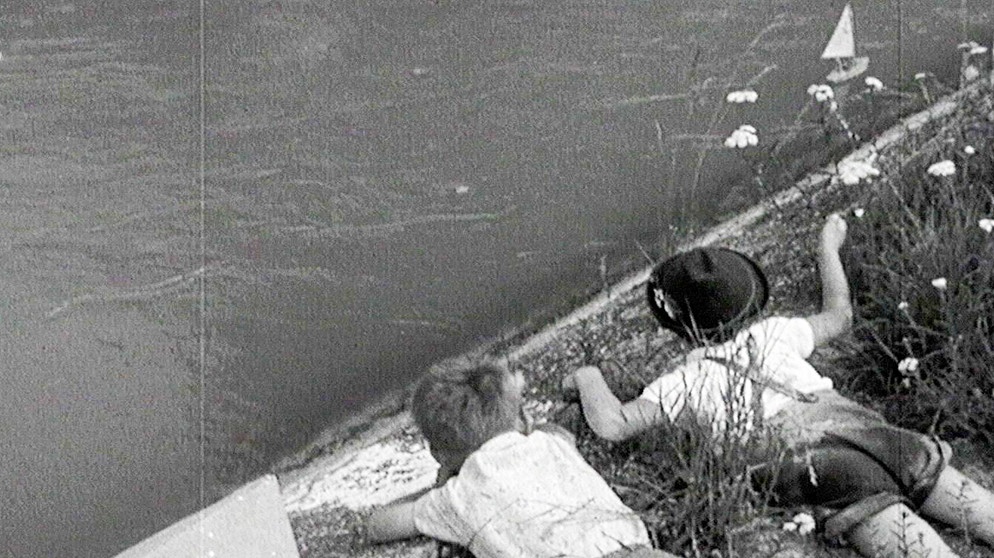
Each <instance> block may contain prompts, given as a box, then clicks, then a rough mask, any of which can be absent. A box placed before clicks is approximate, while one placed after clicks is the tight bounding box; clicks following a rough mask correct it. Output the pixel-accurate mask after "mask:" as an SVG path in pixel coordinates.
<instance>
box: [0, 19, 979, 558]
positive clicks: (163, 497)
mask: <svg viewBox="0 0 994 558" xmlns="http://www.w3.org/2000/svg"><path fill="white" fill-rule="evenodd" d="M842 4H844V3H843V2H829V3H825V2H813V1H807V0H793V1H791V0H783V1H757V2H744V1H743V2H738V1H733V0H705V1H702V2H697V3H695V4H693V5H692V7H687V6H688V4H687V3H685V2H673V1H669V0H665V1H664V0H660V1H657V2H644V1H641V0H639V1H636V0H580V1H571V2H540V1H537V0H491V1H480V0H470V1H452V0H438V1H435V2H433V1H428V0H425V1H410V0H404V1H393V0H383V1H377V2H367V1H363V2H342V1H339V2H316V1H313V0H297V1H290V0H288V1H272V2H262V1H256V0H249V1H239V2H236V1H234V0H221V1H208V2H205V3H204V5H205V7H206V11H205V13H204V14H203V22H204V27H203V35H201V27H200V22H201V14H200V13H198V11H197V6H196V5H195V4H194V3H189V2H180V1H174V0H166V1H154V0H140V1H137V2H128V3H124V2H120V3H113V2H110V1H98V0H91V1H80V2H70V3H56V2H50V1H44V2H33V3H30V5H27V4H25V3H18V2H13V3H6V4H4V5H3V6H0V29H2V31H3V33H2V34H0V53H2V59H0V109H2V111H3V115H2V118H0V139H2V143H0V189H2V192H3V195H2V196H0V211H2V212H3V219H2V220H0V223H2V225H0V226H2V227H3V234H2V235H0V241H2V244H0V246H2V250H3V255H4V257H3V258H2V259H0V272H2V274H3V281H2V285H0V289H2V291H0V292H2V294H3V300H4V303H3V306H2V311H0V317H2V320H0V367H2V370H3V373H4V376H3V377H4V380H5V382H4V383H5V389H4V391H3V395H2V396H0V397H2V402H3V405H2V411H0V413H2V417H0V419H2V420H0V446H2V447H4V448H6V449H5V451H4V452H2V453H0V474H2V476H3V483H4V485H5V486H7V487H9V488H8V496H7V498H6V499H5V503H4V505H2V506H0V514H2V521H0V529H2V532H0V541H3V542H2V543H0V550H2V551H5V552H0V554H4V555H10V556H18V557H22V556H23V557H31V556H38V557H48V556H56V555H71V556H109V555H112V554H114V553H116V552H117V551H120V550H122V549H123V548H125V547H127V546H129V545H131V544H134V543H135V542H137V541H138V540H140V539H142V538H144V537H146V536H148V535H149V534H151V533H152V532H154V531H156V530H158V529H160V528H162V527H164V526H166V525H167V524H169V523H170V522H172V521H174V520H176V519H177V518H179V517H181V516H183V515H185V514H187V513H189V512H191V511H192V510H193V509H195V508H196V507H197V506H198V505H199V504H200V503H201V502H209V501H211V500H212V499H214V498H216V497H218V496H220V495H222V494H224V493H225V491H226V490H227V489H228V488H230V487H231V486H233V485H235V484H237V483H239V482H241V481H243V480H245V479H246V478H250V477H251V476H254V475H256V474H259V473H260V472H261V471H263V470H265V467H266V466H267V465H268V464H269V463H272V461H273V460H275V459H277V458H278V457H279V456H281V455H283V454H285V453H286V452H289V451H292V450H293V449H295V448H298V447H299V446H300V445H301V444H303V443H305V442H306V441H307V440H308V439H309V438H310V437H312V436H313V435H314V434H315V433H316V432H318V431H319V430H321V429H323V428H325V427H327V426H329V425H332V424H335V423H336V422H340V421H342V420H344V419H346V418H347V417H349V416H351V415H353V414H355V413H356V412H357V411H358V410H360V409H362V408H363V407H364V406H366V405H368V404H370V403H371V402H372V401H375V399H376V398H377V397H379V396H381V395H382V394H384V393H385V392H387V391H389V390H392V389H395V388H398V387H401V386H403V385H405V384H407V383H409V382H410V381H411V380H412V379H414V378H416V377H417V375H418V374H419V373H420V372H421V370H423V368H424V367H425V366H426V365H427V364H428V363H430V362H432V361H434V360H436V359H439V358H442V357H444V356H448V355H452V354H455V353H458V352H460V351H462V350H465V349H467V348H469V347H471V346H473V345H474V344H476V343H478V342H480V341H481V340H484V339H488V338H491V337H493V336H494V335H498V334H499V333H500V332H501V331H504V330H506V329H507V328H509V327H511V326H513V325H514V324H518V323H521V322H522V321H523V320H525V319H527V318H528V317H530V316H534V315H535V313H536V312H540V311H550V310H554V309H561V308H563V307H564V306H566V305H568V304H569V303H570V302H571V301H572V300H574V299H575V297H577V296H580V295H581V294H582V293H584V292H586V291H587V290H589V289H590V288H592V287H596V286H597V285H599V284H600V282H601V280H602V279H601V274H602V269H603V270H606V271H607V273H608V274H612V273H617V272H618V271H620V270H621V269H622V267H623V265H625V264H624V263H623V262H625V261H626V260H627V261H629V262H630V261H635V260H633V259H632V258H637V257H640V256H638V255H637V254H638V250H637V248H636V242H638V243H641V244H642V245H644V246H648V247H650V249H651V246H652V245H653V243H654V242H655V241H656V240H658V239H659V238H660V236H661V235H663V234H665V233H666V231H668V230H669V229H668V227H669V226H670V225H672V224H673V223H675V222H676V220H675V216H676V215H677V214H679V213H680V212H681V211H684V210H687V208H690V207H693V208H694V210H693V212H694V213H693V215H691V216H690V217H692V218H695V219H698V220H703V221H707V220H708V219H713V218H715V217H716V216H717V212H718V211H719V210H727V209H728V207H729V206H728V203H730V201H729V200H726V199H725V196H726V195H727V193H728V191H729V188H728V185H729V184H730V181H731V180H733V179H734V178H736V177H738V176H741V175H742V173H743V172H744V170H745V167H744V166H743V163H742V161H741V159H740V158H739V157H738V156H737V155H735V154H731V153H727V152H716V153H714V154H712V155H711V156H709V157H708V159H707V161H706V164H705V167H704V170H703V173H702V178H701V181H700V183H699V186H698V187H697V189H696V191H694V192H689V188H688V185H689V184H691V183H692V182H693V180H692V177H693V162H694V160H695V155H694V151H693V150H692V149H690V148H689V147H688V146H690V145H693V144H688V143H686V142H694V141H704V142H712V143H714V142H716V141H720V138H721V137H723V136H724V134H727V133H728V131H730V130H731V129H734V128H735V127H736V126H737V125H738V124H739V123H742V122H750V123H752V124H754V125H755V126H757V127H758V128H760V134H761V136H762V134H764V133H765V132H766V130H772V129H774V128H776V127H779V126H783V125H785V124H787V123H789V122H790V121H791V120H792V119H793V116H794V115H795V114H796V111H797V110H798V108H799V107H800V106H801V105H802V104H803V103H804V102H805V90H806V88H807V86H808V84H810V83H813V82H819V81H821V79H822V76H823V75H824V73H826V72H827V70H828V69H829V65H828V64H825V63H822V62H820V61H818V60H817V56H818V55H819V53H820V52H821V48H822V47H823V41H824V40H825V39H826V38H827V37H828V35H829V34H830V33H831V30H832V27H833V25H834V24H835V20H836V18H837V17H838V14H839V12H840V11H841V8H842ZM854 4H855V8H856V12H857V17H858V20H857V30H858V34H859V36H858V42H859V47H860V49H861V51H862V52H861V53H863V54H866V55H869V56H870V57H871V66H870V73H871V74H873V75H876V76H877V77H880V78H881V79H883V80H885V81H888V82H893V81H894V80H895V79H896V77H897V64H896V60H897V52H898V49H897V47H896V42H895V40H896V36H897V26H896V16H895V11H894V10H893V9H892V7H891V6H889V5H888V3H886V2H855V3H854ZM906 4H908V3H906ZM914 4H916V6H914V7H907V6H906V7H905V11H906V13H905V25H904V28H903V65H904V68H905V72H906V75H910V74H913V73H915V72H918V71H923V70H928V71H932V72H934V73H935V74H937V75H938V76H940V77H942V78H947V79H948V78H950V77H951V76H954V75H955V70H956V67H957V65H958V55H957V53H956V50H955V46H956V44H957V43H958V42H960V41H961V40H962V39H963V38H964V37H967V38H971V39H974V40H978V41H982V42H988V39H989V37H986V36H985V35H984V33H986V31H984V29H985V28H989V25H990V14H989V13H988V11H987V6H986V4H987V3H986V2H984V3H982V2H970V3H969V6H968V9H969V12H970V21H971V23H970V24H969V25H965V26H964V25H962V24H961V18H960V14H959V12H958V11H957V10H958V7H959V5H958V3H957V6H956V8H955V9H954V8H949V7H947V4H950V3H947V2H939V1H935V2H916V3H914ZM757 37H758V40H756V42H755V46H754V48H752V49H751V50H748V49H747V45H749V44H750V42H751V41H753V40H754V39H757ZM201 40H203V45H204V47H203V49H201V46H200V45H201ZM201 55H203V56H202V57H201ZM201 61H202V62H203V67H201V65H200V64H201ZM755 76H759V77H758V78H757V79H756V81H755V82H754V83H753V87H754V88H755V89H756V90H757V91H758V92H759V93H760V102H759V103H757V104H756V105H754V106H753V105H749V106H744V107H741V108H738V109H735V110H733V111H730V112H729V113H728V114H727V115H725V116H724V117H722V118H717V119H715V120H714V121H713V122H712V113H713V112H714V109H713V106H714V105H713V104H712V101H713V100H714V99H719V98H721V97H722V96H723V94H724V92H725V91H726V87H727V86H733V87H735V86H742V85H744V84H745V83H746V82H747V81H749V80H750V79H751V78H753V77H755ZM691 84H697V85H700V86H701V87H700V88H699V89H698V90H697V91H698V92H699V95H700V99H702V101H701V102H700V103H696V104H691V103H689V101H688V99H687V97H686V93H687V92H688V89H689V86H690V85H691ZM695 98H696V97H695ZM201 108H203V111H201ZM201 116H202V117H203V118H202V119H201ZM709 127H710V130H709ZM709 134H712V135H713V136H714V137H711V136H710V135H709ZM702 138H703V139H702ZM716 138H718V139H716ZM675 145H679V146H682V147H679V148H677V149H676V150H675V151H674V149H673V146H675ZM671 153H676V156H674V157H673V159H672V160H671V158H670V154H671ZM691 198H692V199H693V200H694V202H693V203H691V202H690V201H688V200H690V199H691ZM202 202H203V205H202ZM201 208H203V213H201ZM201 219H203V224H204V226H203V227H202V226H201ZM629 265H630V264H629ZM202 285H203V286H204V288H205V291H204V293H203V294H204V296H203V297H201V292H200V287H201V286H202ZM202 303H203V308H204V311H205V313H201V312H200V308H201V304H202ZM202 318H203V320H202ZM201 417H203V420H201ZM202 436H203V437H204V439H205V440H206V443H205V444H204V445H203V446H201V445H200V443H199V440H200V439H201V437H202ZM201 450H203V452H201ZM3 545H6V546H3Z"/></svg>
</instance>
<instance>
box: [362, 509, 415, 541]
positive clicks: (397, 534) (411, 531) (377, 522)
mask: <svg viewBox="0 0 994 558" xmlns="http://www.w3.org/2000/svg"><path fill="white" fill-rule="evenodd" d="M420 534H421V533H420V532H419V531H418V528H417V527H416V526H415V524H414V501H406V502H400V503H397V504H388V505H386V506H383V507H381V508H377V509H375V510H373V513H372V514H370V516H369V518H368V519H366V537H367V538H368V539H369V541H370V542H375V543H382V542H389V541H399V540H402V539H410V538H413V537H416V536H418V535H420Z"/></svg>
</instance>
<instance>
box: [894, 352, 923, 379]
mask: <svg viewBox="0 0 994 558" xmlns="http://www.w3.org/2000/svg"><path fill="white" fill-rule="evenodd" d="M897 371H898V372H900V373H901V374H904V375H905V376H912V375H914V374H915V372H917V371H918V359H917V358H915V357H908V358H906V359H904V360H902V361H901V362H899V363H897Z"/></svg>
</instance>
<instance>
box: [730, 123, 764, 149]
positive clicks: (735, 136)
mask: <svg viewBox="0 0 994 558" xmlns="http://www.w3.org/2000/svg"><path fill="white" fill-rule="evenodd" d="M758 143H759V136H757V135H756V128H754V127H752V126H750V125H748V124H743V125H741V126H739V128H738V129H737V130H735V131H734V132H732V133H731V135H729V136H728V137H727V138H725V147H737V148H739V149H742V148H745V147H748V146H750V145H757V144H758Z"/></svg>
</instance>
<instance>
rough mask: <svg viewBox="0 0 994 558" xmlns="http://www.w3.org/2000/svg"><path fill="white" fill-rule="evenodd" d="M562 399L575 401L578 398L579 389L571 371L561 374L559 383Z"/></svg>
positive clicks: (570, 401) (568, 401)
mask: <svg viewBox="0 0 994 558" xmlns="http://www.w3.org/2000/svg"><path fill="white" fill-rule="evenodd" d="M559 389H560V392H561V393H562V397H563V401H565V402H567V403H576V402H578V401H579V400H580V390H579V388H577V386H576V375H575V374H574V373H573V372H570V373H569V374H566V375H565V376H563V381H562V382H561V383H560V384H559Z"/></svg>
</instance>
